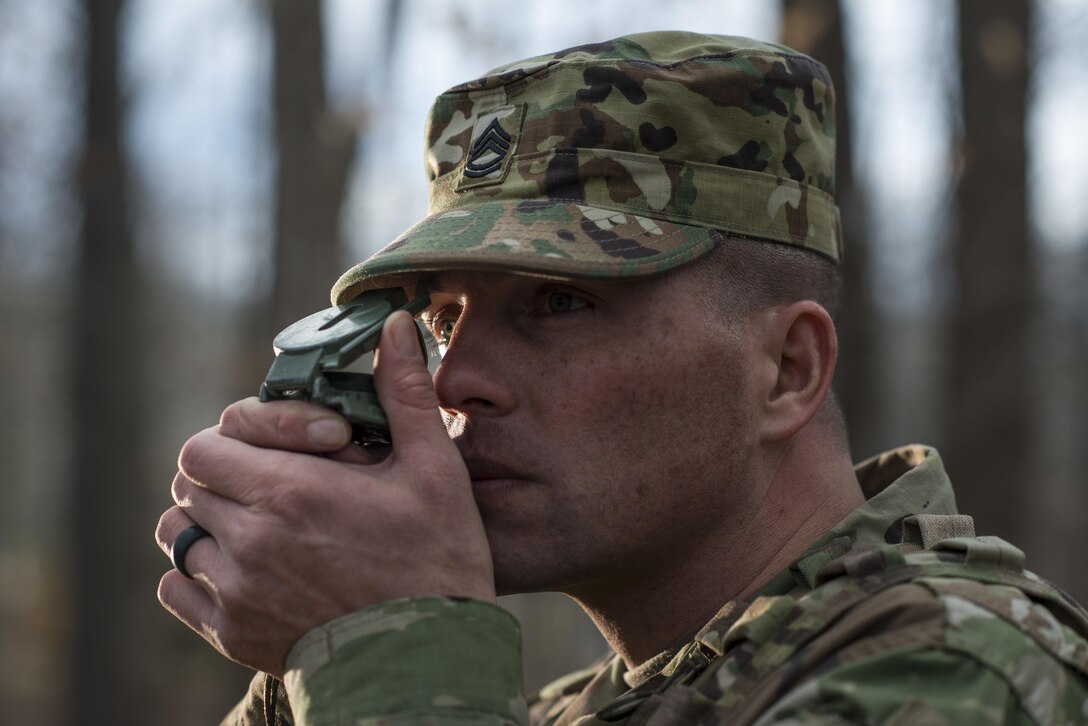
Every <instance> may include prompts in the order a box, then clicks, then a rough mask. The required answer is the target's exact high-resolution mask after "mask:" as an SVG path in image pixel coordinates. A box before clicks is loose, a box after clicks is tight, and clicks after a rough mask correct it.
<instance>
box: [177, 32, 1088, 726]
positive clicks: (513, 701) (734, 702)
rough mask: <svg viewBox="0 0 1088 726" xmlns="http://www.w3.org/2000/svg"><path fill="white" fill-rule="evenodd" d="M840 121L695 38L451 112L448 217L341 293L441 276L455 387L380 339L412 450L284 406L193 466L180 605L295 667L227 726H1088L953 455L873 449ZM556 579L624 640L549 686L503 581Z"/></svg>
mask: <svg viewBox="0 0 1088 726" xmlns="http://www.w3.org/2000/svg"><path fill="white" fill-rule="evenodd" d="M833 108H834V96H833V91H832V88H831V84H830V82H829V80H828V77H827V73H826V71H825V69H824V68H823V67H822V66H821V65H820V64H819V63H817V62H816V61H814V60H812V59H811V58H808V57H806V56H804V55H801V54H799V53H796V52H794V51H792V50H789V49H787V48H784V47H781V46H777V45H770V44H765V43H758V42H754V41H750V40H746V39H741V38H730V37H719V36H707V35H698V34H691V33H677V32H662V33H647V34H642V35H634V36H630V37H625V38H618V39H615V40H612V41H608V42H604V43H599V44H593V45H587V46H582V47H579V48H572V49H569V50H566V51H563V52H560V53H557V54H554V55H549V56H542V57H538V58H533V59H530V60H527V61H523V62H519V63H514V64H512V65H508V66H504V67H502V68H499V69H497V70H495V71H493V72H492V73H490V74H489V75H487V76H486V77H484V78H481V79H479V80H476V81H472V82H470V83H466V84H464V85H462V86H458V87H456V88H453V89H451V90H450V91H448V92H446V93H444V94H443V95H442V96H440V97H439V98H438V100H437V101H436V103H435V105H434V107H433V109H432V111H431V116H430V122H429V126H428V130H427V144H428V154H427V171H428V175H429V179H430V185H431V199H430V214H429V216H428V217H427V218H426V219H424V220H423V221H421V222H420V223H419V224H417V225H416V226H414V227H412V228H411V229H409V230H408V231H407V232H405V233H404V234H403V235H402V236H401V237H400V238H398V239H397V240H395V241H394V242H393V243H391V244H390V245H389V246H387V247H386V248H385V249H384V250H382V251H380V252H378V253H377V254H376V255H374V256H373V257H371V258H370V259H369V260H367V261H365V262H363V263H361V264H359V265H357V266H356V267H354V268H352V269H351V270H349V271H348V272H347V273H345V274H344V275H343V277H341V279H340V280H339V281H338V282H337V283H336V284H335V286H334V287H333V290H332V298H333V302H334V303H343V302H345V301H348V300H350V299H352V298H353V297H354V296H356V295H358V294H359V293H361V292H363V291H365V290H368V289H372V288H382V287H394V286H403V287H405V288H407V289H408V290H409V291H410V292H411V293H412V294H416V293H419V292H426V293H427V294H429V296H430V305H429V307H427V309H426V310H425V311H424V312H423V314H422V315H421V320H422V322H423V324H424V325H426V326H427V327H428V329H429V330H430V331H431V332H432V333H433V335H434V337H435V338H436V339H437V340H438V341H439V343H440V345H441V347H442V348H443V350H444V357H443V359H442V362H441V365H440V366H439V368H438V370H437V373H436V374H435V375H434V377H433V381H432V377H431V375H430V374H429V373H428V371H427V369H426V367H425V366H424V364H423V363H422V362H421V361H420V355H419V352H420V351H419V347H418V343H417V340H416V333H415V330H414V329H413V323H412V321H411V319H410V317H409V316H408V315H407V314H406V313H399V314H395V315H393V316H391V317H390V318H389V319H388V320H387V322H386V324H385V327H384V330H383V335H382V340H381V344H380V346H379V349H378V356H377V361H376V365H375V368H376V371H375V384H376V387H377V390H378V393H379V395H380V397H381V401H382V404H383V406H384V407H385V409H386V412H387V413H388V417H389V421H390V427H391V432H392V437H393V440H394V442H395V445H394V446H393V448H392V450H391V451H390V452H388V456H386V457H384V458H382V457H378V456H375V455H374V454H373V453H372V450H371V449H368V448H362V447H358V446H352V445H351V444H350V443H349V438H350V436H351V433H350V429H349V426H348V425H347V422H346V421H345V420H344V419H343V418H341V417H339V416H338V415H337V414H335V413H333V412H332V411H330V410H328V409H325V408H322V407H318V406H315V405H312V404H307V403H303V402H298V401H283V402H275V403H259V402H257V401H256V400H255V399H250V400H246V401H242V402H240V403H237V404H234V405H232V406H230V407H229V408H228V409H227V410H226V411H225V412H224V413H223V416H222V420H221V422H220V425H219V426H217V427H215V428H212V429H209V430H207V431H204V432H202V433H199V434H197V435H196V436H194V437H193V438H192V439H191V440H190V441H189V442H188V443H187V444H186V445H185V447H184V448H183V450H182V453H181V456H180V468H181V471H180V472H179V474H178V476H177V478H176V479H175V481H174V485H173V494H174V497H175V500H176V501H177V503H178V506H176V507H174V508H172V509H170V510H168V511H167V512H166V513H165V514H164V515H163V517H162V519H161V521H160V523H159V527H158V530H157V533H156V536H157V538H158V541H159V544H160V546H162V548H163V549H164V550H165V551H167V552H168V553H170V552H171V550H172V551H173V555H174V559H175V562H176V568H177V569H176V571H175V570H171V571H170V572H168V573H167V574H166V575H165V576H164V577H163V580H162V582H161V584H160V590H159V596H160V599H161V600H162V603H163V605H164V606H165V607H167V608H168V609H169V610H170V611H171V612H173V613H174V614H175V615H176V616H177V617H178V618H180V619H181V620H182V621H184V622H185V623H186V624H188V625H189V626H190V627H192V628H193V629H194V630H196V631H197V632H198V633H200V634H201V635H202V636H204V637H205V638H206V639H207V640H208V641H209V642H210V643H211V644H212V645H213V646H215V647H216V648H217V649H218V650H219V651H220V652H221V653H223V654H224V655H225V656H226V657H228V658H231V659H234V660H236V661H238V662H240V663H244V664H246V665H249V666H252V667H254V668H256V669H258V670H259V671H262V673H261V674H259V675H258V677H257V678H256V679H255V680H254V685H253V689H252V690H251V693H250V695H249V696H248V697H247V698H246V699H245V700H243V702H242V703H240V704H239V706H238V707H237V708H236V709H235V711H234V712H233V713H232V714H231V715H230V716H228V718H227V721H226V723H232V724H252V723H270V724H271V723H291V722H292V719H293V722H294V723H299V724H303V723H305V724H349V723H351V724H354V723H363V722H367V723H370V722H377V721H378V720H387V719H388V720H398V721H400V720H407V721H427V722H434V721H448V722H457V723H463V722H470V721H477V722H481V723H511V724H513V723H518V724H520V723H525V722H527V721H529V720H530V718H531V719H532V720H533V721H535V722H543V723H549V724H552V723H554V724H560V723H561V724H568V723H574V722H576V721H577V722H580V723H593V722H596V721H603V722H618V721H623V720H629V722H630V723H642V722H652V723H661V724H668V723H676V722H689V721H692V722H693V721H719V722H723V723H736V724H740V723H772V722H773V723H843V722H846V723H853V722H859V723H860V722H864V723H869V722H886V721H887V722H895V723H957V724H960V723H1035V724H1050V723H1079V722H1085V721H1086V719H1088V644H1086V642H1085V640H1084V639H1083V636H1084V635H1085V633H1088V618H1086V615H1085V612H1084V610H1083V609H1081V608H1080V607H1079V606H1078V605H1076V604H1075V603H1072V602H1071V601H1069V600H1068V599H1067V598H1066V597H1065V596H1063V595H1062V594H1061V592H1060V591H1058V590H1057V589H1056V588H1054V587H1052V586H1050V585H1048V584H1047V583H1045V582H1043V581H1041V580H1040V579H1039V578H1037V577H1036V576H1034V575H1032V574H1031V573H1029V572H1027V571H1026V570H1024V556H1023V553H1022V552H1020V551H1019V550H1018V549H1016V548H1015V547H1013V546H1012V545H1010V544H1008V543H1006V542H1004V541H1002V540H999V539H996V538H992V537H976V536H975V533H974V529H973V525H972V521H971V519H970V517H967V516H963V515H959V514H957V513H956V509H955V503H954V499H953V494H952V490H951V487H950V484H949V482H948V479H947V477H946V476H945V473H944V470H943V468H942V465H941V460H940V457H939V456H938V454H937V453H936V452H935V451H933V450H932V449H927V448H924V447H919V446H910V447H905V448H902V449H898V450H895V451H892V452H889V453H886V454H883V455H881V456H878V457H875V458H874V459H871V460H869V461H867V462H865V463H863V464H861V465H860V466H858V467H857V468H856V469H855V468H854V467H853V466H852V465H851V462H850V457H849V451H848V449H847V444H846V434H845V426H844V423H843V421H842V417H841V415H840V412H839V409H838V407H837V405H836V403H835V400H834V397H833V396H832V394H831V393H830V392H829V387H830V382H831V378H832V374H833V371H834V367H835V357H836V337H835V328H834V323H833V319H834V316H835V313H836V310H837V308H838V304H839V293H838V290H839V273H838V270H837V263H838V261H839V260H840V259H841V257H842V254H843V250H842V243H841V235H840V231H839V216H838V212H837V209H836V207H835V203H834V169H833V166H832V160H833V158H834V121H833ZM209 533H210V535H211V536H205V535H207V534H209ZM541 590H558V591H562V592H565V593H567V594H568V595H569V596H571V597H572V598H574V599H575V600H576V601H577V602H578V603H579V604H581V605H582V607H583V608H584V609H585V610H586V611H587V613H588V614H589V615H590V616H591V617H592V618H593V619H594V621H595V622H596V624H597V626H598V627H599V628H600V630H601V632H602V633H603V635H604V636H605V637H606V638H607V639H608V641H609V643H610V645H611V646H612V648H613V650H614V654H612V655H611V656H610V657H609V658H608V659H606V660H605V661H604V662H602V663H600V664H598V665H597V666H595V667H593V668H590V669H588V670H586V671H584V672H582V673H578V674H574V675H572V676H571V677H568V678H566V679H563V680H561V681H559V682H557V683H556V684H553V685H552V686H549V687H548V688H546V689H544V691H543V692H542V693H540V694H537V695H535V696H533V697H531V698H530V699H528V700H527V699H526V697H525V696H524V694H523V692H522V687H521V682H520V680H521V679H520V662H519V661H520V653H519V633H518V626H517V623H516V622H515V621H514V619H513V618H512V617H511V616H510V615H509V614H507V613H506V612H505V611H503V610H502V609H500V608H499V607H497V606H496V605H495V604H494V599H495V595H496V593H499V594H502V593H508V592H528V591H541ZM281 679H282V680H281ZM529 707H531V708H529Z"/></svg>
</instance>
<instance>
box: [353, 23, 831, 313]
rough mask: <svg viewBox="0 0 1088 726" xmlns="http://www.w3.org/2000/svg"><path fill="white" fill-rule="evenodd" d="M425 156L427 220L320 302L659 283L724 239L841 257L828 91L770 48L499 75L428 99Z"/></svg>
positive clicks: (709, 39)
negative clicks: (494, 281)
mask: <svg viewBox="0 0 1088 726" xmlns="http://www.w3.org/2000/svg"><path fill="white" fill-rule="evenodd" d="M427 146H428V148H427V160H426V161H427V174H428V179H429V182H430V207H429V214H428V216H427V217H426V218H424V219H423V220H422V221H420V222H419V223H417V224H416V225H415V226H413V227H412V228H410V229H409V230H408V231H406V232H405V233H404V234H402V235H401V236H400V237H398V238H397V239H396V240H394V241H393V242H392V243H391V244H389V245H388V246H387V247H385V248H384V249H383V250H381V251H379V252H378V253H376V254H375V255H373V256H372V257H371V258H370V259H368V260H366V261H365V262H362V263H360V264H358V265H356V266H355V267H353V268H352V269H350V270H349V271H348V272H346V273H345V274H344V275H343V276H342V277H341V278H340V279H339V280H338V281H337V283H336V284H335V286H334V287H333V290H332V299H333V302H334V303H341V302H344V301H346V300H349V299H350V298H352V297H354V296H355V295H357V294H359V293H361V292H363V291H365V290H368V289H372V288H375V287H389V286H397V285H406V284H411V282H412V280H413V279H414V277H415V276H416V275H418V273H420V272H424V271H434V270H455V269H474V270H475V269H478V270H499V271H507V272H516V273H523V274H530V275H539V276H544V277H550V278H559V279H615V278H627V277H640V276H645V275H653V274H659V273H662V272H664V271H667V270H670V269H672V268H674V267H677V266H679V265H682V264H684V263H686V262H689V261H691V260H693V259H695V258H697V257H699V256H701V255H703V254H705V253H706V252H708V251H709V250H710V249H712V248H713V247H714V245H715V244H716V242H717V241H718V240H719V239H720V234H719V233H722V232H724V233H734V234H740V235H744V236H747V237H753V238H758V239H762V240H768V241H772V242H779V243H785V244H790V245H795V246H798V247H803V248H806V249H810V250H813V251H815V252H818V253H820V254H823V255H825V256H827V257H829V258H831V259H832V260H835V261H838V260H839V258H840V256H841V254H842V241H841V239H842V238H841V233H840V230H839V216H838V209H837V208H836V206H835V202H834V192H835V190H834V186H835V181H834V179H835V172H834V156H835V123H834V91H833V89H832V86H831V82H830V80H829V78H828V74H827V70H826V69H825V68H824V67H823V66H822V65H821V64H820V63H818V62H816V61H814V60H813V59H811V58H809V57H808V56H805V55H802V54H800V53H798V52H796V51H793V50H790V49H788V48H785V47H783V46H780V45H774V44H770V43H761V42H757V41H753V40H748V39H746V38H737V37H726V36H716V35H700V34H696V33H686V32H655V33H643V34H638V35H630V36H626V37H622V38H616V39H615V40H610V41H607V42H604V43H595V44H592V45H583V46H579V47H576V48H570V49H568V50H564V51H561V52H559V53H555V54H552V55H545V56H539V57H536V58H530V59H528V60H525V61H520V62H517V63H513V64H510V65H506V66H502V67H500V68H498V69H496V70H494V71H492V72H491V73H489V74H488V75H487V76H485V77H483V78H480V79H478V80H475V81H470V82H468V83H465V84H462V85H460V86H456V87H454V88H452V89H450V90H449V91H446V92H445V93H443V94H442V95H441V96H439V97H438V99H437V100H436V101H435V103H434V106H433V107H432V108H431V113H430V118H429V121H428V126H427Z"/></svg>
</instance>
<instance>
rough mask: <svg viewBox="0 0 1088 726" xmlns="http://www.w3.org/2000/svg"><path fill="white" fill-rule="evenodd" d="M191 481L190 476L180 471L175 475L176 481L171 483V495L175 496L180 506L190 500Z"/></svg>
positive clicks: (175, 500)
mask: <svg viewBox="0 0 1088 726" xmlns="http://www.w3.org/2000/svg"><path fill="white" fill-rule="evenodd" d="M189 487H190V482H189V477H187V476H185V475H184V474H182V473H181V472H180V471H179V472H178V473H177V474H175V475H174V481H172V482H171V483H170V496H172V497H173V498H174V502H176V503H177V504H178V505H179V506H183V505H184V504H187V503H188V502H189V500H190V488H189Z"/></svg>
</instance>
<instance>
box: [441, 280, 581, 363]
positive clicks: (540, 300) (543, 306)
mask: <svg viewBox="0 0 1088 726" xmlns="http://www.w3.org/2000/svg"><path fill="white" fill-rule="evenodd" d="M556 295H562V296H565V297H567V298H570V299H571V300H572V301H580V302H581V303H582V304H581V305H579V306H576V307H574V306H573V303H571V305H572V307H568V308H567V309H566V310H558V311H554V310H547V305H548V303H549V302H551V301H552V298H553V297H554V296H556ZM592 307H593V304H592V302H590V300H589V299H588V298H587V297H586V296H585V295H583V294H579V293H577V292H569V291H567V290H547V291H544V292H542V293H541V294H540V295H538V296H537V298H536V299H534V301H533V303H532V305H530V307H529V310H528V312H529V313H530V314H534V315H544V316H552V315H569V314H572V313H576V312H578V311H580V310H585V309H589V308H592ZM445 313H447V308H441V309H439V310H437V311H436V312H434V313H433V314H430V315H424V316H422V317H421V318H420V319H421V321H422V322H423V327H424V329H425V331H426V333H427V335H426V336H425V337H426V338H427V341H428V345H427V347H428V350H429V351H431V352H432V354H433V353H435V352H437V353H439V354H440V353H441V352H442V347H443V346H445V345H447V344H448V343H449V339H450V337H451V336H452V335H453V330H451V331H450V332H449V334H448V335H447V334H443V333H442V332H441V328H442V326H443V325H444V322H445V321H449V322H450V323H451V325H452V326H453V329H456V326H457V320H456V317H453V316H449V315H446V314H445Z"/></svg>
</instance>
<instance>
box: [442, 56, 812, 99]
mask: <svg viewBox="0 0 1088 726" xmlns="http://www.w3.org/2000/svg"><path fill="white" fill-rule="evenodd" d="M759 56H763V57H766V58H791V59H794V60H798V61H801V62H803V63H805V64H807V65H809V66H810V67H813V68H820V69H825V66H824V65H823V64H822V63H820V62H819V61H817V60H816V59H814V58H811V57H809V56H807V55H805V54H803V53H788V52H786V51H781V52H779V53H767V52H766V51H760V50H756V49H754V48H744V49H738V50H735V51H730V52H728V53H708V54H706V55H697V56H692V57H691V58H683V59H681V60H678V61H676V62H674V63H667V64H665V63H655V62H654V61H650V60H646V59H644V58H585V59H580V60H577V61H569V62H567V61H562V60H559V61H556V62H555V63H550V64H548V65H546V66H544V67H543V68H540V69H538V70H536V71H534V72H532V73H528V74H526V75H524V76H519V77H518V78H514V79H512V80H510V81H507V82H506V83H503V84H501V85H498V86H494V87H491V88H477V89H469V88H466V89H463V90H454V88H457V87H456V86H455V87H454V88H451V89H448V90H446V91H444V92H443V93H442V94H441V95H442V96H461V95H463V94H466V93H486V92H488V91H493V90H496V89H500V88H503V89H505V88H508V87H509V86H515V85H518V84H525V83H526V82H527V81H529V80H530V79H533V78H536V79H543V78H547V77H548V76H549V75H551V74H552V72H554V71H556V70H559V69H561V68H564V67H565V68H572V69H579V68H583V69H584V68H587V67H589V66H601V65H609V64H614V63H620V62H622V63H630V64H632V65H642V66H647V67H650V68H661V69H662V70H672V69H675V68H680V67H681V66H684V65H687V64H689V63H693V62H695V61H706V60H723V61H724V60H730V59H732V58H753V57H759ZM825 72H826V71H825ZM497 75H502V74H501V73H499V74H497ZM487 78H491V75H486V76H480V77H479V78H477V79H475V80H473V81H469V82H470V83H476V82H478V81H482V80H484V79H487Z"/></svg>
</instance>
